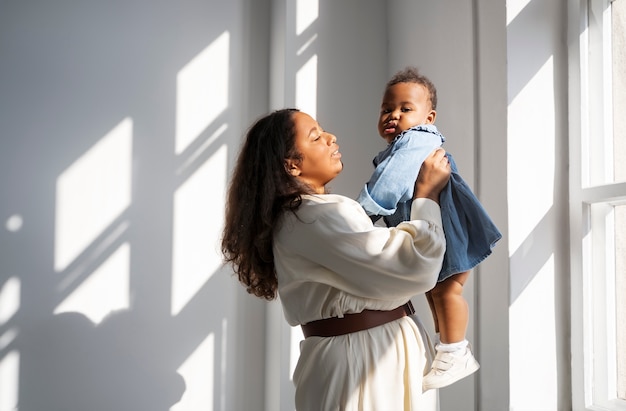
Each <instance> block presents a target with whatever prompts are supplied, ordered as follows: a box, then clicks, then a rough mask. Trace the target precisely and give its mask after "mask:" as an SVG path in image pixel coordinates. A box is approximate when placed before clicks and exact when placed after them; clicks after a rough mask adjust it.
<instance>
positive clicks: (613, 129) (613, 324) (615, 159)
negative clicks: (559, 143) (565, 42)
mask: <svg viewBox="0 0 626 411" xmlns="http://www.w3.org/2000/svg"><path fill="white" fill-rule="evenodd" d="M570 23H573V24H572V26H571V27H570V31H569V33H570V40H571V41H570V44H571V48H570V59H569V64H570V78H571V79H572V81H570V164H571V167H570V172H571V176H570V213H571V214H570V217H571V218H570V228H571V236H570V239H571V248H572V249H571V255H572V258H571V275H572V276H571V285H572V395H573V405H574V409H577V410H578V409H581V410H582V409H587V410H626V116H624V114H623V113H625V112H626V65H625V62H626V0H613V1H611V0H588V1H585V0H583V1H571V2H570ZM578 110H580V111H578Z"/></svg>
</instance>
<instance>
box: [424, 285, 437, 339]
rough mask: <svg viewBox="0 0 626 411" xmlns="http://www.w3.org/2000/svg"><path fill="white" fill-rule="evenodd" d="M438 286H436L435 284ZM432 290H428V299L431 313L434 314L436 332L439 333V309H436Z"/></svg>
mask: <svg viewBox="0 0 626 411" xmlns="http://www.w3.org/2000/svg"><path fill="white" fill-rule="evenodd" d="M435 287H436V286H435ZM431 292H432V291H427V292H426V301H428V306H429V307H430V313H431V314H432V315H433V323H434V324H435V332H436V333H437V334H439V321H438V320H437V310H436V309H435V302H434V301H433V296H432V294H431Z"/></svg>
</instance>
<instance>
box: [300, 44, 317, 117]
mask: <svg viewBox="0 0 626 411" xmlns="http://www.w3.org/2000/svg"><path fill="white" fill-rule="evenodd" d="M296 107H297V108H299V109H300V110H302V111H304V112H305V113H307V114H309V115H310V116H311V117H313V118H316V117H317V54H315V55H313V56H312V57H311V58H310V59H309V61H307V62H306V63H305V64H304V65H303V66H302V67H301V68H300V69H299V70H298V72H297V73H296Z"/></svg>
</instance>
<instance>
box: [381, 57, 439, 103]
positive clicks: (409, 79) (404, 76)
mask: <svg viewBox="0 0 626 411" xmlns="http://www.w3.org/2000/svg"><path fill="white" fill-rule="evenodd" d="M398 83H417V84H421V85H422V86H424V87H426V89H427V90H428V94H429V95H430V104H431V106H432V109H433V110H437V89H436V88H435V85H434V84H433V82H432V81H430V79H429V78H428V77H426V76H424V75H422V74H420V72H419V70H418V69H417V67H412V66H410V67H406V68H405V69H404V70H400V71H398V72H397V73H396V74H394V75H393V77H391V79H390V80H389V81H388V82H387V85H386V86H385V89H388V88H389V87H391V86H394V85H396V84H398Z"/></svg>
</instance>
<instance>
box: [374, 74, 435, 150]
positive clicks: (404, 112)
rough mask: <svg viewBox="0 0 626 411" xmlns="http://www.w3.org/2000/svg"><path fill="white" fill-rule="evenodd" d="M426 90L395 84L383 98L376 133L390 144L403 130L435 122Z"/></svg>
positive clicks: (414, 84)
mask: <svg viewBox="0 0 626 411" xmlns="http://www.w3.org/2000/svg"><path fill="white" fill-rule="evenodd" d="M436 114H437V113H436V112H435V110H433V109H432V105H431V102H430V95H429V94H428V89H427V88H426V87H425V86H423V85H421V84H418V83H397V84H394V85H393V86H391V87H389V88H388V89H387V90H386V91H385V95H384V96H383V102H382V104H381V106H380V117H379V118H378V133H379V134H380V136H381V137H382V138H384V139H385V140H387V142H388V143H391V142H392V141H393V139H394V138H396V136H397V135H398V134H400V133H401V132H403V131H404V130H407V129H409V128H411V127H414V126H417V125H420V124H432V123H434V122H435V117H436Z"/></svg>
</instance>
